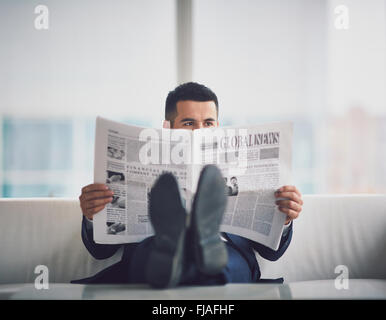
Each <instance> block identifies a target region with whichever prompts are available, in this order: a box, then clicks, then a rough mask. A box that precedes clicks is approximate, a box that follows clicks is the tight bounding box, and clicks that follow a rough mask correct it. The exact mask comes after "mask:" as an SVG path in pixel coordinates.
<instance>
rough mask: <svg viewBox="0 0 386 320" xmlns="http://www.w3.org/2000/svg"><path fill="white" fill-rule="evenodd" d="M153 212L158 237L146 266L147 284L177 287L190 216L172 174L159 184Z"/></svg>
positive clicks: (152, 198) (152, 196) (153, 192)
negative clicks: (187, 220)
mask: <svg viewBox="0 0 386 320" xmlns="http://www.w3.org/2000/svg"><path fill="white" fill-rule="evenodd" d="M149 212H150V221H151V223H152V225H153V229H154V232H155V236H154V243H153V244H154V247H153V249H152V250H151V252H150V255H149V260H148V263H147V266H146V279H147V282H148V284H150V285H151V286H153V287H156V288H166V287H173V286H176V285H177V284H178V282H179V281H180V277H181V270H182V260H183V256H184V242H185V232H186V216H187V215H186V210H185V208H184V207H183V206H182V201H181V197H180V191H179V188H178V184H177V180H176V178H175V177H174V176H173V175H172V174H170V173H165V174H163V175H162V176H160V177H159V179H158V180H157V181H156V182H155V184H154V186H153V188H152V190H151V192H150V206H149Z"/></svg>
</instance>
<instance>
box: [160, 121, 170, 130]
mask: <svg viewBox="0 0 386 320" xmlns="http://www.w3.org/2000/svg"><path fill="white" fill-rule="evenodd" d="M162 128H164V129H170V121H169V120H164V123H163V125H162Z"/></svg>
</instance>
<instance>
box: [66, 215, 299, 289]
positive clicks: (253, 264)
mask: <svg viewBox="0 0 386 320" xmlns="http://www.w3.org/2000/svg"><path fill="white" fill-rule="evenodd" d="M292 224H293V223H292V222H291V225H290V227H289V230H288V232H287V234H286V235H285V236H283V237H282V239H281V241H280V245H279V248H278V250H277V251H274V250H272V249H270V248H268V247H266V246H264V245H262V244H260V243H257V242H254V241H252V240H249V239H246V238H243V237H241V236H238V235H235V234H230V233H225V232H224V233H222V235H223V236H224V238H226V239H227V240H228V243H229V245H231V246H232V247H233V248H235V249H236V250H237V251H239V252H240V254H241V255H242V256H243V257H244V258H245V260H246V261H247V262H248V265H249V267H250V269H251V271H252V280H253V281H254V282H283V279H282V278H279V279H260V275H261V273H260V268H259V264H258V262H257V260H256V256H255V252H254V251H256V252H258V253H259V255H260V256H262V257H263V258H265V259H267V260H270V261H276V260H277V259H279V258H280V257H281V256H282V255H283V253H284V252H285V251H286V250H287V248H288V246H289V244H290V242H291V239H292ZM82 240H83V243H84V245H85V246H86V248H87V250H88V252H90V254H91V255H92V256H93V257H94V258H95V259H107V258H110V257H111V256H113V255H114V254H115V253H116V252H117V251H118V249H119V248H120V247H122V246H123V254H122V258H121V261H120V262H118V263H116V264H113V265H112V266H110V267H108V268H106V269H104V270H102V271H101V272H99V273H97V274H96V275H95V276H92V277H89V278H86V279H80V280H74V281H71V282H72V283H125V282H127V272H128V271H127V270H129V262H130V261H131V256H132V254H133V252H134V250H135V249H136V247H137V246H138V243H127V244H97V243H95V242H94V237H93V231H92V229H90V228H87V225H86V220H85V217H83V220H82Z"/></svg>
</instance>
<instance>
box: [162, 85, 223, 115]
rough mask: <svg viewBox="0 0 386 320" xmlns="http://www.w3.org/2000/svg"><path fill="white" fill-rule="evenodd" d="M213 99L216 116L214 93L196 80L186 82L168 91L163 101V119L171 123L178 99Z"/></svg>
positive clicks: (216, 101)
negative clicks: (164, 101)
mask: <svg viewBox="0 0 386 320" xmlns="http://www.w3.org/2000/svg"><path fill="white" fill-rule="evenodd" d="M186 100H192V101H213V102H214V103H215V105H216V111H217V117H218V100H217V96H216V94H215V93H214V92H213V91H212V90H210V89H209V88H208V87H206V86H204V85H202V84H199V83H197V82H187V83H183V84H181V85H179V86H178V87H177V88H175V89H174V90H173V91H170V92H169V94H168V96H167V98H166V103H165V120H169V121H170V122H171V123H172V122H173V121H174V119H175V118H176V116H177V102H178V101H186Z"/></svg>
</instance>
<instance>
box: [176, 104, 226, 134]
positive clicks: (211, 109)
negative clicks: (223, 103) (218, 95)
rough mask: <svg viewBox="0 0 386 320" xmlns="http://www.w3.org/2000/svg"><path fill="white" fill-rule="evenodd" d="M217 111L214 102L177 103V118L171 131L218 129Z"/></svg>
mask: <svg viewBox="0 0 386 320" xmlns="http://www.w3.org/2000/svg"><path fill="white" fill-rule="evenodd" d="M218 125H219V123H218V120H217V110H216V104H215V103H214V101H191V100H186V101H178V102H177V116H176V118H175V119H174V122H173V127H172V128H173V129H190V130H195V129H201V128H210V127H218Z"/></svg>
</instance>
